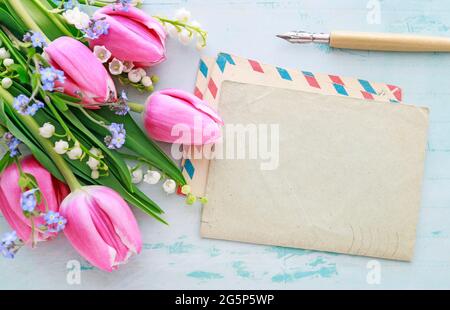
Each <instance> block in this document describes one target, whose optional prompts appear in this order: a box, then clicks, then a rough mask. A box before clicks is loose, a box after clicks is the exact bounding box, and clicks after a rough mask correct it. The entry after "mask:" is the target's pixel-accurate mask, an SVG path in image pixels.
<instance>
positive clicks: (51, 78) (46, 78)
mask: <svg viewBox="0 0 450 310" xmlns="http://www.w3.org/2000/svg"><path fill="white" fill-rule="evenodd" d="M39 74H40V75H41V82H42V89H43V90H45V91H54V90H55V82H56V81H58V82H60V83H64V81H65V80H66V78H65V76H64V72H63V71H61V70H57V69H55V68H53V67H47V68H42V69H40V70H39Z"/></svg>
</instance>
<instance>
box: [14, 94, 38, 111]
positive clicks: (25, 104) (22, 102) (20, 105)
mask: <svg viewBox="0 0 450 310" xmlns="http://www.w3.org/2000/svg"><path fill="white" fill-rule="evenodd" d="M13 107H14V109H16V111H17V112H19V114H22V115H30V116H33V115H34V114H36V112H37V111H38V110H39V109H41V108H43V107H44V104H43V103H42V102H40V101H35V103H33V104H32V105H30V98H28V97H27V96H25V95H19V96H17V97H16V98H14V103H13Z"/></svg>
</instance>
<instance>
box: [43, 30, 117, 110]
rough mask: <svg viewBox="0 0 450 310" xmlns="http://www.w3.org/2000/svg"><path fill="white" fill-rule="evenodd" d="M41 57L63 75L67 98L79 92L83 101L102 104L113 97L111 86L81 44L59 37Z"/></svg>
mask: <svg viewBox="0 0 450 310" xmlns="http://www.w3.org/2000/svg"><path fill="white" fill-rule="evenodd" d="M45 53H46V55H47V56H48V58H49V62H50V64H51V65H52V66H54V67H55V68H56V69H59V70H62V71H64V74H65V76H66V78H67V81H66V82H65V83H64V85H63V87H64V90H65V91H67V93H68V94H70V95H74V94H75V95H76V92H81V93H82V94H83V101H85V102H89V103H91V102H92V100H94V101H96V102H100V103H102V102H105V101H107V99H108V98H109V96H110V93H111V92H112V93H114V94H115V93H116V91H115V87H114V82H113V81H112V79H111V77H110V76H109V74H108V72H107V71H106V69H105V68H104V66H103V64H102V63H101V62H100V61H99V60H98V59H97V58H96V57H95V56H94V54H93V53H92V52H91V50H90V49H89V48H88V47H86V46H85V45H84V44H82V43H81V42H79V41H77V40H75V39H72V38H69V37H60V38H58V39H56V40H55V41H53V42H52V43H50V45H49V46H48V47H46V48H45ZM77 97H78V96H77Z"/></svg>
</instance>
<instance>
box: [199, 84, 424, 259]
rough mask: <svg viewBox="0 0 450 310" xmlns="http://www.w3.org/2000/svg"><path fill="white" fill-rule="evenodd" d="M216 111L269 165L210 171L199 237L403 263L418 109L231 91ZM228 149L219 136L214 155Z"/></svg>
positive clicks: (413, 210)
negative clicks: (258, 147)
mask: <svg viewBox="0 0 450 310" xmlns="http://www.w3.org/2000/svg"><path fill="white" fill-rule="evenodd" d="M218 103H219V107H220V113H221V115H222V117H223V119H224V121H225V123H226V124H227V125H230V124H241V125H244V126H247V125H250V126H255V127H256V128H257V129H258V130H256V133H255V131H254V132H253V133H248V135H247V136H248V137H250V136H252V135H253V139H256V138H258V137H259V138H260V137H261V136H262V137H263V139H262V140H261V139H260V140H258V144H261V143H263V144H264V148H265V149H271V150H272V151H273V152H272V154H271V155H272V158H270V164H271V165H267V163H268V158H267V156H266V158H256V159H250V158H249V157H248V156H247V158H245V159H232V158H229V157H230V154H228V156H227V158H229V159H220V160H213V161H211V163H210V167H209V177H208V182H207V189H206V192H207V195H208V198H209V203H208V204H206V205H205V206H204V209H203V216H202V223H201V235H202V236H203V237H206V238H217V239H225V240H234V241H242V242H250V243H258V244H268V245H278V246H286V247H295V248H303V249H314V250H322V251H330V252H338V253H348V254H354V255H364V256H372V257H381V258H388V259H396V260H411V259H412V257H413V252H414V244H415V239H416V225H417V221H418V215H419V207H420V202H421V186H422V179H423V174H424V160H425V148H426V141H427V129H428V110H427V109H426V108H421V107H415V106H412V105H404V104H400V103H397V104H385V103H383V102H379V101H371V102H370V103H369V102H368V101H367V100H364V99H360V98H350V97H346V96H332V95H324V94H317V93H311V92H306V91H301V90H293V89H286V88H280V87H268V86H261V85H255V84H251V83H238V82H234V81H224V82H223V83H222V86H221V95H220V99H219V102H218ZM260 127H261V128H263V129H260ZM264 128H265V130H266V133H264ZM268 128H270V130H272V131H275V132H277V134H275V135H273V134H271V133H268V132H267V129H268ZM276 128H278V129H276ZM277 130H278V131H277ZM249 132H251V131H249ZM264 137H265V139H266V141H265V142H264ZM249 139H250V138H249ZM250 140H251V139H250ZM250 140H249V141H250ZM235 143H236V141H234V138H233V137H232V136H229V135H224V144H223V146H222V147H223V149H224V150H226V149H227V148H228V147H229V146H230V145H232V144H234V145H236V144H235ZM250 144H251V143H248V142H247V144H246V145H247V146H246V148H247V147H248V146H249V145H250ZM269 146H270V147H269ZM237 148H239V147H235V149H237ZM231 157H232V156H231ZM262 157H264V156H262ZM264 164H266V165H264Z"/></svg>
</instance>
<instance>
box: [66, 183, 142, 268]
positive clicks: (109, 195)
mask: <svg viewBox="0 0 450 310" xmlns="http://www.w3.org/2000/svg"><path fill="white" fill-rule="evenodd" d="M60 213H61V215H62V216H64V217H65V218H66V219H67V224H66V228H65V229H64V234H65V235H66V237H67V239H68V240H69V241H70V243H71V244H72V246H73V247H74V248H75V249H76V250H77V251H78V252H79V253H80V254H81V255H82V256H83V257H84V258H86V259H87V260H88V261H89V262H90V263H91V264H92V265H94V266H96V267H98V268H100V269H102V270H105V271H113V270H116V269H117V268H118V266H119V265H120V264H125V263H126V262H127V260H128V258H129V257H130V256H131V255H132V254H137V253H140V252H141V249H142V240H141V234H140V232H139V227H138V225H137V222H136V219H135V217H134V215H133V213H132V212H131V210H130V207H129V206H128V205H127V203H126V202H125V201H124V200H123V199H122V197H120V195H119V194H117V193H116V192H115V191H113V190H112V189H110V188H108V187H104V186H85V187H83V188H81V189H79V190H76V191H74V192H72V193H71V194H70V195H69V196H68V197H67V198H66V199H65V200H64V201H63V202H62V204H61V208H60Z"/></svg>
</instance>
